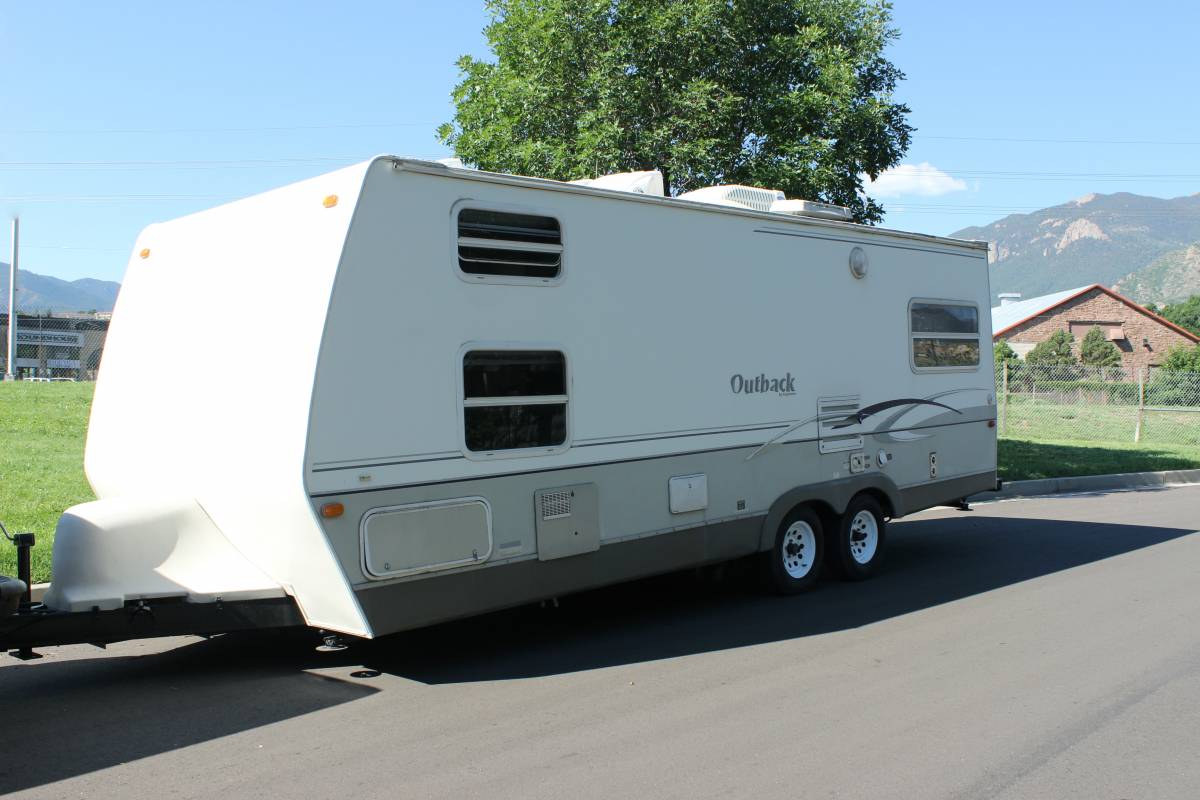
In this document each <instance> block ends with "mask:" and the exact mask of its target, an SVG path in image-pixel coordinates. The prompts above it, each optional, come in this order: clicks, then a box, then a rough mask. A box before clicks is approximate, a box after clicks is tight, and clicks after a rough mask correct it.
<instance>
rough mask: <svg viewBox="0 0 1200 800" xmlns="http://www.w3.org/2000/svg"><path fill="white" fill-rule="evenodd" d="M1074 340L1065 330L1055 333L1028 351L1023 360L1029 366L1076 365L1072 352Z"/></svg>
mask: <svg viewBox="0 0 1200 800" xmlns="http://www.w3.org/2000/svg"><path fill="white" fill-rule="evenodd" d="M1074 346H1075V338H1074V337H1073V336H1071V334H1070V333H1068V332H1067V331H1065V330H1060V331H1055V332H1054V333H1052V334H1050V337H1049V338H1048V339H1046V341H1044V342H1038V344H1037V346H1036V347H1034V348H1033V349H1032V350H1030V351H1029V354H1028V355H1027V356H1025V360H1026V361H1027V362H1028V363H1030V364H1052V365H1060V366H1061V365H1067V364H1078V363H1079V360H1078V359H1076V358H1075V352H1074Z"/></svg>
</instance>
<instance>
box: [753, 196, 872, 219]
mask: <svg viewBox="0 0 1200 800" xmlns="http://www.w3.org/2000/svg"><path fill="white" fill-rule="evenodd" d="M771 211H773V212H775V213H776V214H792V215H794V216H797V217H817V218H818V219H837V220H841V221H843V222H849V221H850V220H852V219H853V218H854V217H853V215H852V214H851V213H850V209H848V208H846V207H845V206H835V205H834V204H833V203H818V202H816V201H814V200H776V201H775V202H774V203H772V204H771Z"/></svg>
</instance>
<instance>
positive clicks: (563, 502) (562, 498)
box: [542, 489, 571, 519]
mask: <svg viewBox="0 0 1200 800" xmlns="http://www.w3.org/2000/svg"><path fill="white" fill-rule="evenodd" d="M569 516H571V492H570V490H566V489H560V490H558V491H555V492H546V493H545V494H543V495H542V519H562V518H563V517H569Z"/></svg>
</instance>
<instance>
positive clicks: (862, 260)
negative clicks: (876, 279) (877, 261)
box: [850, 247, 867, 280]
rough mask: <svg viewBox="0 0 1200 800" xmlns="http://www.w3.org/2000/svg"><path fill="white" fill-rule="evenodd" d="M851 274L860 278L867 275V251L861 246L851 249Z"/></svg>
mask: <svg viewBox="0 0 1200 800" xmlns="http://www.w3.org/2000/svg"><path fill="white" fill-rule="evenodd" d="M850 274H851V275H853V276H854V277H855V278H857V279H859V280H862V279H863V278H865V277H867V251H865V250H863V249H862V248H861V247H855V248H853V249H852V250H851V251H850Z"/></svg>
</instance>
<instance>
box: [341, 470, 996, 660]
mask: <svg viewBox="0 0 1200 800" xmlns="http://www.w3.org/2000/svg"><path fill="white" fill-rule="evenodd" d="M995 485H996V473H995V472H984V473H979V474H976V475H967V476H962V477H958V478H951V479H948V480H944V481H937V482H934V483H928V484H921V485H918V486H912V487H908V488H906V489H900V490H899V492H898V494H899V496H900V506H901V507H900V508H899V509H898V511H899V512H900V513H903V514H912V513H915V512H917V511H920V510H922V509H925V508H930V507H932V506H936V505H941V504H944V503H950V502H954V501H956V500H958V499H960V498H963V497H967V496H969V495H971V494H974V493H976V492H980V491H984V490H987V489H993V488H995ZM809 488H813V487H809ZM768 519H769V515H755V516H750V517H745V518H742V519H736V520H729V521H725V522H720V523H715V524H711V525H701V526H697V527H694V528H688V529H686V530H682V531H675V532H672V533H662V534H656V535H652V536H646V537H644V538H641V539H634V540H630V541H624V542H614V543H610V544H606V545H603V546H601V547H600V549H599V550H597V551H595V552H591V553H584V554H581V555H575V556H569V557H567V558H559V559H554V560H552V561H539V560H536V559H529V560H525V561H518V562H515V563H511V564H505V565H500V566H494V567H487V568H483V569H472V570H467V571H463V572H456V573H452V574H446V575H440V576H437V577H429V578H424V579H420V580H410V581H403V582H398V583H388V584H379V585H374V586H371V585H365V586H360V587H359V588H358V589H357V590H356V595H357V597H358V601H359V602H360V603H361V604H362V608H363V611H364V612H365V613H366V615H367V619H368V620H370V622H371V627H372V630H373V631H374V633H375V635H376V636H385V635H387V634H390V633H397V632H399V631H404V630H410V629H413V628H420V627H423V626H425V625H434V624H437V623H439V622H447V621H450V620H453V619H459V618H462V617H469V616H472V615H474V614H482V613H486V612H489V611H497V610H500V609H503V608H510V607H512V606H519V605H523V604H525V603H532V602H536V601H538V600H544V599H546V598H550V597H556V596H559V595H565V594H570V593H572V592H579V591H584V590H587V589H595V588H598V587H601V586H607V585H610V584H614V583H620V582H622V581H629V580H635V579H637V578H644V577H648V576H651V575H658V574H662V573H665V572H672V571H675V570H680V569H686V568H688V567H695V566H700V565H702V564H709V563H716V562H720V561H728V560H731V559H735V558H740V557H742V556H746V555H750V554H752V553H755V552H758V551H759V550H761V549H762V547H763V542H768V541H769V540H770V536H769V535H768V534H769V533H770V532H769V531H766V530H764V521H766V520H768Z"/></svg>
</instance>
